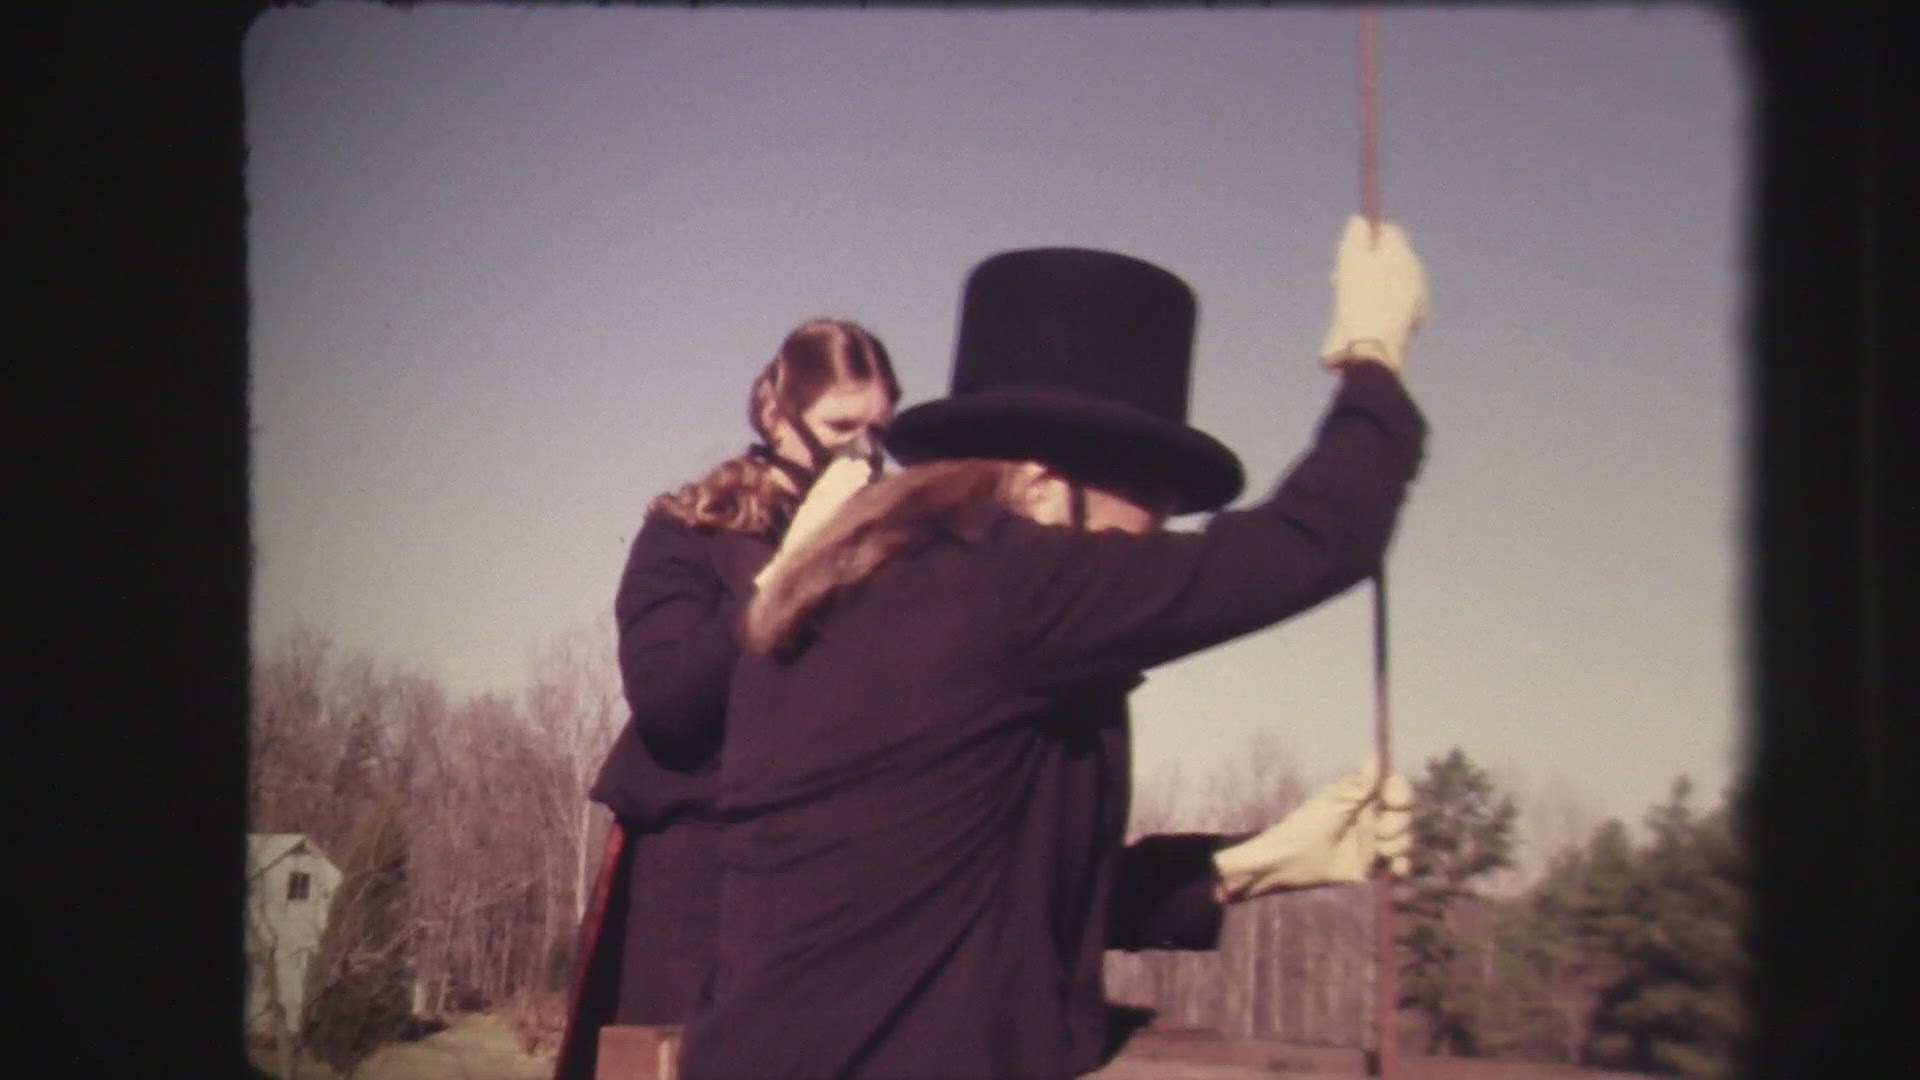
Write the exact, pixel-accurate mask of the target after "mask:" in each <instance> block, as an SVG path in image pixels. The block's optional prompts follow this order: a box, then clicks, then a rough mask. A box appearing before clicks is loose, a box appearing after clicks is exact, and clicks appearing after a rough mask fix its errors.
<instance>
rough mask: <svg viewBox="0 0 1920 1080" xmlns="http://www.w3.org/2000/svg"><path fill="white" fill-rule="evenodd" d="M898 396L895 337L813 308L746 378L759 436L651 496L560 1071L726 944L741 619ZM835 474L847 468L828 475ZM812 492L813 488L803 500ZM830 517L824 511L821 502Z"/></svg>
mask: <svg viewBox="0 0 1920 1080" xmlns="http://www.w3.org/2000/svg"><path fill="white" fill-rule="evenodd" d="M899 397H900V389H899V385H898V383H897V382H896V381H895V378H894V373H893V365H892V361H891V360H890V358H889V357H888V355H887V350H886V348H885V346H884V345H882V344H881V342H880V340H879V339H878V338H877V337H875V336H874V335H873V334H872V333H871V332H870V331H868V330H867V329H866V328H864V327H862V326H860V325H859V324H857V323H853V322H850V321H847V320H844V319H831V318H819V319H810V320H808V321H806V322H803V323H801V324H800V325H798V326H796V327H795V328H794V329H793V330H792V331H790V332H789V333H788V334H787V336H786V338H785V339H784V340H783V341H782V342H781V344H780V347H779V349H778V350H777V351H776V352H775V354H774V356H773V359H771V360H770V361H768V362H767V363H766V364H765V365H764V366H763V367H762V368H761V369H760V371H759V373H758V374H757V376H756V377H755V378H754V380H753V384H752V386H751V388H750V389H749V391H748V394H747V420H748V423H749V424H750V425H751V427H752V429H753V431H754V433H755V434H756V435H757V436H758V437H759V439H760V441H759V442H757V443H755V444H754V445H753V446H751V447H749V448H748V449H747V450H746V451H745V452H744V453H742V454H739V455H737V456H735V457H732V458H729V459H727V460H726V461H723V462H721V463H720V464H719V465H717V466H715V467H714V468H712V469H711V470H709V471H708V472H707V473H706V474H705V475H704V476H702V477H700V478H699V479H697V480H694V481H692V482H690V483H687V484H684V485H682V486H681V487H679V488H677V489H675V490H672V491H669V492H666V493H664V494H661V495H659V496H657V497H656V498H654V499H653V500H652V502H651V503H649V505H648V507H647V514H646V518H645V520H644V522H643V523H642V524H641V527H640V530H639V532H638V534H636V535H635V537H634V540H633V544H632V547H631V549H630V551H629V552H628V556H627V562H626V566H625V568H624V570H623V571H622V573H621V577H620V584H619V589H618V592H617V593H616V596H615V600H614V614H615V617H616V623H617V632H618V652H619V663H620V677H621V682H622V685H623V689H624V691H625V696H626V700H627V704H628V706H629V708H630V709H631V716H630V719H629V720H628V722H627V724H626V725H625V726H624V727H623V729H622V730H621V731H620V733H619V735H618V737H617V738H616V740H615V742H614V744H613V746H612V748H611V750H610V752H609V753H608V755H607V757H606V760H605V761H604V763H603V764H602V765H601V768H600V772H599V774H598V776H597V778H596V780H595V782H594V784H593V786H592V788H591V790H590V792H589V797H590V798H591V799H593V800H594V801H596V802H599V803H601V804H603V805H605V806H606V807H607V808H608V809H609V810H611V811H612V812H613V825H612V828H611V830H610V833H609V836H608V843H607V850H606V854H605V856H603V859H602V868H601V871H600V875H599V880H598V882H597V884H596V886H595V888H594V893H593V895H592V898H591V900H590V902H589V904H588V905H587V910H586V912H585V915H584V917H583V919H582V925H581V930H580V935H579V938H578V947H577V949H576V957H577V958H576V961H575V978H574V986H573V992H572V999H571V1001H570V1003H569V1008H568V1014H567V1025H566V1029H565V1031H564V1033H563V1035H562V1039H561V1047H560V1052H559V1054H558V1055H557V1057H556V1061H555V1070H554V1074H555V1076H556V1077H557V1078H558V1080H590V1078H591V1077H593V1076H594V1075H595V1072H596V1058H597V1050H598V1044H597V1035H598V1031H599V1029H600V1028H601V1027H602V1026H603V1025H605V1024H609V1023H616V1024H642V1025H671V1024H678V1023H679V1022H680V1021H681V1020H683V1019H684V1018H685V1016H686V1012H687V1010H688V1008H689V1007H690V1006H691V1004H692V1002H693V1000H694V996H695V994H696V993H697V992H698V991H699V989H700V987H701V986H702V985H703V983H704V980H705V978H706V972H707V967H708V964H709V961H710V959H711V957H712V954H713V935H714V914H715V910H716V907H717V905H718V901H719V876H720V869H719V862H718V859H717V857H716V853H715V850H714V846H715V837H716V826H715V823H714V821H713V818H712V807H713V799H714V791H715V786H716V783H717V779H718V772H717V763H718V760H719V756H720V753H721V750H722V744H723V741H724V740H723V734H724V729H723V720H724V718H725V713H726V702H727V680H728V678H729V676H730V674H731V672H732V668H733V663H734V658H735V656H736V654H737V653H738V646H737V644H736V635H735V628H736V625H737V623H738V616H739V613H740V611H741V609H742V607H743V606H744V605H745V603H746V599H747V597H748V596H749V595H750V594H751V593H752V590H753V579H754V577H755V575H756V574H757V573H758V572H760V571H761V570H762V569H763V568H764V567H765V565H766V564H767V563H768V561H769V559H770V557H772V556H773V555H774V554H775V551H776V548H775V544H776V543H777V542H784V541H785V540H786V539H787V538H789V537H793V536H797V535H798V534H801V533H803V532H804V530H803V529H800V528H798V527H790V523H791V522H794V521H795V520H796V519H797V518H798V517H799V515H800V514H801V513H802V511H803V509H804V508H809V507H812V508H816V509H817V507H818V506H819V504H820V503H819V500H817V499H816V498H815V496H816V495H824V494H826V493H828V492H831V493H833V494H836V495H839V494H844V493H845V491H846V490H847V484H846V483H845V482H843V481H840V480H838V479H837V478H840V477H845V476H849V475H854V476H857V477H858V482H864V480H865V479H866V476H867V474H868V473H869V471H870V470H872V469H875V468H877V465H878V462H879V455H880V452H881V451H880V436H881V435H882V433H884V432H885V430H886V428H887V425H888V423H889V422H890V421H891V420H892V419H893V409H894V405H895V404H896V403H897V401H898V400H899ZM828 475H831V476H833V477H835V478H836V480H832V481H829V480H826V479H825V477H826V476H828ZM803 496H804V501H803ZM815 516H816V517H817V514H816V515H815Z"/></svg>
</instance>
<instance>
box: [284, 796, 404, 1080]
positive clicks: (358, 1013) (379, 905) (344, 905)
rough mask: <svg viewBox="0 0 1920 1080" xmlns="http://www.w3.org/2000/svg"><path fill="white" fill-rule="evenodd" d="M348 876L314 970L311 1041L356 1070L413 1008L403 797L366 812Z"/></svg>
mask: <svg viewBox="0 0 1920 1080" xmlns="http://www.w3.org/2000/svg"><path fill="white" fill-rule="evenodd" d="M341 874H342V876H341V882H340V887H339V889H338V890H337V891H336V892H335V893H334V897H333V902H332V904H331V905H330V906H329V907H328V910H327V925H326V929H325V931H324V932H323V933H322V934H321V938H320V946H319V948H318V949H317V950H316V953H315V956H314V959H313V963H312V964H311V966H310V967H309V968H308V972H307V1001H308V1005H307V1010H306V1025H305V1029H304V1031H303V1033H302V1034H303V1041H304V1042H305V1044H306V1046H307V1047H308V1048H309V1049H310V1050H312V1051H313V1053H315V1054H316V1055H318V1056H319V1057H320V1058H321V1059H322V1060H323V1061H325V1062H326V1063H327V1064H328V1065H330V1066H332V1067H333V1068H334V1069H336V1070H338V1071H339V1072H341V1073H349V1072H351V1071H352V1070H353V1067H354V1066H355V1065H357V1064H358V1063H359V1062H360V1060H361V1059H363V1058H364V1057H366V1056H367V1054H369V1053H371V1052H372V1051H373V1049H374V1048H375V1047H377V1046H379V1045H380V1044H381V1043H383V1042H386V1041H388V1040H390V1039H392V1038H393V1037H394V1036H395V1035H397V1034H398V1033H399V1032H400V1030H401V1029H402V1027H403V1026H404V1025H405V1023H406V1021H407V1020H408V1018H409V1015H410V1012H411V1010H410V1007H409V1006H410V1004H411V994H412V986H413V971H412V962H411V950H410V948H409V945H410V941H409V933H408V926H407V911H406V909H407V829H406V819H405V816H404V810H403V807H402V804H401V801H400V799H398V798H397V797H395V796H393V795H387V796H384V797H382V798H380V799H379V800H378V801H377V802H375V803H374V805H373V806H372V807H371V808H370V809H369V810H368V811H367V812H366V813H365V814H364V815H363V816H362V817H361V819H360V821H359V823H358V825H357V827H356V828H355V829H354V832H353V836H352V839H351V840H350V841H349V842H348V845H347V849H346V852H345V855H344V858H343V864H342V866H341Z"/></svg>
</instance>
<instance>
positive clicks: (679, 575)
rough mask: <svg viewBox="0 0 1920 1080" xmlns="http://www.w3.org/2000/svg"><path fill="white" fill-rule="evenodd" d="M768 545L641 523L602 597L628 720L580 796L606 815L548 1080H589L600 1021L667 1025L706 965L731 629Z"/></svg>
mask: <svg viewBox="0 0 1920 1080" xmlns="http://www.w3.org/2000/svg"><path fill="white" fill-rule="evenodd" d="M772 554H773V545H772V543H771V542H770V541H768V540H765V539H763V538H760V537H757V536H751V535H748V534H745V533H739V532H730V531H726V530H716V529H703V528H695V527H693V526H690V525H687V524H686V523H684V522H682V521H680V520H679V519H677V518H674V517H672V516H670V515H666V514H653V515H650V516H649V517H648V518H647V520H646V522H645V524H643V525H642V526H641V529H640V532H639V534H638V535H637V536H635V537H634V540H633V546H632V548H631V550H630V551H629V553H628V556H627V563H626V568H625V570H624V571H623V572H622V574H621V578H620V587H619V591H618V593H617V594H616V595H615V599H614V615H615V619H616V622H617V623H618V626H619V654H620V677H621V682H622V684H623V686H624V689H625V691H626V699H627V704H628V707H629V708H630V709H631V710H632V716H631V719H630V720H629V721H628V722H627V724H626V725H625V727H624V728H623V729H622V730H621V732H620V734H619V736H618V737H617V739H616V740H615V742H614V745H613V747H612V749H611V750H610V751H609V753H608V755H607V759H606V761H605V762H604V763H603V764H602V766H601V769H600V774H599V777H598V779H596V781H595V782H594V784H593V787H592V789H591V791H590V793H589V794H590V797H591V798H592V799H594V800H595V801H597V802H600V803H603V804H605V805H606V806H607V807H608V808H609V809H611V810H612V811H613V813H614V826H613V832H612V834H611V836H610V837H609V841H608V851H607V857H606V859H605V860H604V861H603V866H602V869H601V873H600V880H599V882H598V884H597V885H596V886H595V892H594V896H593V897H592V898H591V900H590V902H589V905H588V910H587V913H586V918H585V920H584V923H583V925H582V927H581V931H580V935H579V938H578V941H579V949H578V957H577V959H576V965H577V966H576V978H575V985H574V1000H573V1002H572V1005H571V1007H570V1009H569V1015H568V1024H567V1031H566V1034H565V1035H564V1036H563V1038H562V1045H561V1052H560V1055H559V1059H558V1061H557V1065H556V1075H557V1077H558V1078H559V1080H586V1078H589V1077H591V1076H592V1075H593V1072H594V1068H595V1058H596V1054H595V1050H596V1048H597V1047H596V1037H597V1031H598V1029H599V1028H600V1026H601V1025H603V1024H607V1023H626V1024H675V1023H679V1022H680V1021H681V1020H683V1019H684V1018H685V1016H686V1014H687V1011H688V1010H689V1008H690V1007H691V1006H692V1003H693V1000H694V997H695V995H696V994H698V993H699V991H700V989H701V987H702V986H703V984H704V982H705V979H706V973H707V970H708V968H709V967H710V966H711V962H712V957H713V941H714V921H715V915H716V911H717V907H718V902H719V881H720V879H719V863H718V861H717V856H716V853H715V835H716V834H715V822H714V820H713V817H712V808H713V800H714V794H715V790H716V781H717V778H718V772H717V768H718V756H719V750H720V746H721V743H722V741H723V738H724V733H725V717H726V700H727V697H726V694H727V680H728V677H729V674H730V673H731V671H732V668H733V663H734V658H735V656H736V654H737V651H738V649H737V646H736V644H735V641H736V637H735V633H734V628H735V626H736V625H737V623H738V620H739V613H740V609H741V605H742V604H744V603H745V601H746V598H747V597H748V596H749V595H750V594H751V590H752V587H753V575H754V574H755V573H757V572H758V571H759V569H760V567H761V566H763V565H765V563H766V561H767V559H768V558H770V557H771V556H772Z"/></svg>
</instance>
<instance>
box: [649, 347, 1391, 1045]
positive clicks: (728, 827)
mask: <svg viewBox="0 0 1920 1080" xmlns="http://www.w3.org/2000/svg"><path fill="white" fill-rule="evenodd" d="M1424 432H1425V425H1424V422H1423V421H1422V420H1421V418H1420V416H1419V413H1418V411H1417V410H1416V408H1415V407H1414V406H1413V403H1412V402H1411V400H1410V399H1409V398H1408V397H1407V396H1406V394H1405V392H1404V390H1403V389H1402V388H1401V386H1400V383H1399V380H1398V379H1397V378H1396V377H1395V376H1394V375H1392V374H1391V373H1390V372H1388V371H1386V370H1385V369H1384V368H1380V367H1378V366H1377V365H1372V364H1363V365H1360V366H1359V367H1358V368H1356V369H1354V370H1352V371H1350V372H1348V373H1346V374H1344V375H1343V376H1342V380H1341V387H1340V389H1339V391H1338V392H1337V394H1336V396H1335V399H1334V401H1333V404H1332V406H1331V408H1330V410H1329V412H1328V414H1327V415H1326V417H1325V418H1324V419H1323V421H1322V423H1321V426H1320V429H1319V433H1318V436H1317V439H1316V442H1315V445H1314V447H1313V448H1312V450H1311V451H1310V452H1309V453H1308V454H1307V455H1306V456H1305V457H1304V458H1303V459H1301V461H1300V462H1299V463H1298V464H1297V465H1296V466H1295V467H1294V469H1293V470H1292V471H1291V472H1290V473H1289V475H1288V476H1287V477H1286V479H1285V480H1284V481H1283V482H1282V483H1281V484H1280V485H1279V487H1278V488H1277V489H1276V490H1275V491H1274V493H1273V494H1272V495H1271V496H1270V497H1269V498H1268V499H1267V500H1266V501H1265V502H1263V503H1261V504H1260V505H1257V506H1254V507H1252V508H1250V509H1246V510H1237V511H1227V512H1223V513H1221V514H1218V515H1216V516H1215V517H1214V518H1213V519H1212V520H1211V522H1210V523H1209V524H1208V527H1207V528H1206V530H1205V531H1204V532H1202V533H1176V532H1161V533H1154V534H1150V535H1146V536H1134V535H1129V534H1125V533H1118V532H1093V533H1089V532H1081V531H1077V530H1072V529H1065V528H1055V527H1046V526H1041V525H1037V524H1035V523H1033V522H1030V521H1027V520H1025V519H1024V518H1019V517H1014V516H1012V515H997V516H993V517H990V518H989V519H988V520H987V521H986V522H985V524H983V525H982V527H981V529H980V531H979V532H978V534H977V535H974V536H971V537H966V538H956V539H954V540H952V541H951V542H944V543H937V544H935V545H934V546H931V547H928V548H926V549H924V550H922V551H920V552H919V553H917V554H914V555H910V556H903V557H901V558H898V559H896V560H894V561H893V562H890V563H888V564H886V565H884V566H882V567H881V568H880V569H878V570H877V571H875V572H874V573H873V574H872V575H871V576H870V577H869V578H868V579H867V580H866V581H865V582H863V583H862V584H861V585H860V586H859V587H858V588H857V590H855V591H854V592H853V593H852V594H851V595H849V596H847V597H845V598H843V599H842V600H841V601H839V602H837V603H836V605H835V606H834V608H833V609H832V610H831V611H830V612H828V613H827V614H826V615H825V616H824V617H823V618H821V619H820V620H818V622H817V625H816V627H815V630H814V631H813V632H812V633H811V634H810V635H809V636H808V638H807V640H806V642H805V644H804V646H803V647H802V648H800V649H799V650H798V651H797V653H790V654H786V655H781V656H779V657H777V658H763V657H755V656H752V655H750V654H749V655H745V656H743V657H742V659H741V661H740V663H739V664H738V665H737V666H736V667H735V670H734V678H733V683H732V688H731V708H730V711H729V715H728V720H727V723H728V736H727V738H728V746H727V752H726V755H725V757H724V758H723V760H722V764H721V794H720V803H719V812H720V814H721V817H722V819H723V823H724V824H723V827H722V830H721V847H720V854H721V863H722V889H721V906H720V925H719V949H718V954H717V959H716V966H715V970H714V975H713V984H712V991H711V997H710V999H709V1000H707V1001H706V1002H704V1003H703V1004H702V1005H701V1006H699V1007H697V1008H696V1009H695V1011H694V1013H693V1014H692V1016H691V1017H690V1018H689V1020H688V1023H687V1028H686V1033H685V1043H684V1049H683V1054H682V1060H681V1070H682V1075H683V1077H684V1080H740V1078H743V1077H752V1078H755V1080H776V1078H781V1077H791V1078H796V1080H819V1078H822V1077H877V1078H889V1080H892V1078H902V1077H912V1078H915V1080H938V1078H942V1077H953V1078H967V1080H1012V1078H1028V1077H1031V1078H1053V1077H1066V1076H1072V1075H1077V1074H1079V1073H1083V1072H1086V1071H1089V1070H1091V1069H1093V1068H1095V1067H1097V1066H1098V1065H1099V1064H1100V1062H1101V1060H1102V1058H1103V1056H1104V1054H1105V1052H1106V1050H1107V1049H1108V1047H1109V1040H1108V1039H1107V1031H1106V1024H1107V1012H1106V1003H1105V1001H1104V996H1103V993H1102V978H1101V961H1102V951H1103V950H1104V948H1105V947H1106V946H1107V945H1108V944H1110V943H1112V942H1114V941H1115V940H1116V939H1117V935H1116V933H1115V930H1116V927H1115V926H1114V925H1113V923H1112V919H1113V914H1114V907H1113V903H1114V898H1115V893H1114V889H1115V884H1116V881H1117V880H1118V879H1119V877H1120V876H1121V861H1122V852H1123V847H1122V839H1123V836H1124V830H1125V827H1126V819H1127V809H1128V806H1127V804H1128V795H1129V778H1128V770H1129V762H1128V720H1127V710H1126V695H1127V692H1128V691H1129V690H1130V689H1131V687H1132V686H1133V685H1134V683H1135V682H1136V681H1137V680H1138V673H1139V672H1140V671H1143V670H1145V669H1147V668H1150V667H1152V666H1154V665H1156V664H1160V663H1164V662H1166V661H1169V660H1173V659H1175V658H1177V657H1181V656H1185V655H1188V654H1190V653H1193V652H1196V651H1198V650H1201V649H1204V648H1207V647H1209V646H1211V645H1215V644H1218V643H1221V642H1224V641H1228V640H1230V639H1232V638H1235V637H1238V636H1240V635H1243V634H1246V633H1249V632H1251V631H1254V630H1257V629H1260V628H1262V627H1265V626H1269V625H1271V624H1273V623H1275V622H1277V621H1279V620H1281V619H1283V618H1285V617H1287V616H1289V615H1292V614H1295V613H1297V612H1300V611H1302V610H1305V609H1307V608H1310V607H1312V606H1314V605H1316V604H1318V603H1320V602H1321V601H1324V600H1326V599H1328V598H1330V597H1332V596H1334V595H1336V594H1338V593H1340V592H1341V591H1343V590H1345V589H1346V588H1348V587H1349V586H1351V585H1353V584H1354V583H1356V582H1358V581H1360V580H1362V579H1363V578H1365V577H1366V576H1367V575H1368V574H1369V573H1371V572H1372V571H1373V570H1374V569H1375V568H1376V567H1377V566H1378V565H1379V563H1380V559H1381V556H1382V554H1383V552H1384V549H1385V547H1386V544H1387V541H1388V538H1389V536H1390V534H1391V532H1392V528H1393V524H1394V521H1395V519H1396V517H1397V514H1398V509H1399V506H1400V505H1401V502H1402V500H1403V498H1404V495H1405V492H1406V489H1407V486H1408V484H1409V483H1410V481H1411V480H1412V478H1413V476H1414V474H1415V472H1416V471H1417V468H1418V464H1419V460H1420V455H1421V450H1422V445H1423V440H1424ZM1136 914H1137V913H1136Z"/></svg>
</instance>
